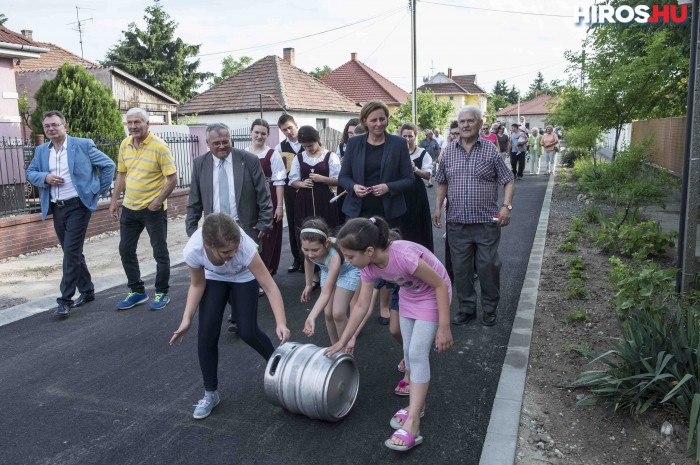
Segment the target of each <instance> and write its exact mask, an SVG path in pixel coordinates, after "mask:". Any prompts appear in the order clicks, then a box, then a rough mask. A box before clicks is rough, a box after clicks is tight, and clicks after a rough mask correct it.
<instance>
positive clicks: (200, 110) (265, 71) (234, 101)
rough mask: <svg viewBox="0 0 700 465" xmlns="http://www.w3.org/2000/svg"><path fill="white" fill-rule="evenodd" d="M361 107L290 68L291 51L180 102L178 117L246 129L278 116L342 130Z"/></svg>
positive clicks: (259, 61)
mask: <svg viewBox="0 0 700 465" xmlns="http://www.w3.org/2000/svg"><path fill="white" fill-rule="evenodd" d="M359 112H360V107H359V106H357V105H356V104H355V102H353V101H352V100H350V99H349V98H348V97H346V96H345V95H343V94H341V93H340V92H338V91H336V90H335V89H333V88H331V87H329V86H327V85H326V84H324V83H323V82H321V81H319V80H318V79H316V78H315V77H313V76H311V75H310V74H309V73H307V72H306V71H304V70H302V69H300V68H297V67H296V66H294V49H293V48H285V49H284V58H280V57H278V56H276V55H269V56H266V57H265V58H262V59H260V60H258V61H256V62H255V63H253V64H251V65H250V66H248V67H247V68H245V69H243V70H241V71H239V72H238V73H236V74H235V75H233V76H230V77H228V78H226V79H224V80H223V81H222V82H220V83H219V84H217V85H215V86H214V87H212V88H211V89H209V90H206V91H204V92H202V93H201V94H199V95H197V96H195V97H193V98H192V99H191V100H189V101H188V102H186V103H184V104H182V105H181V106H180V107H179V109H178V113H179V114H181V115H196V119H197V122H198V123H204V124H209V123H214V122H221V123H224V124H226V125H228V126H229V127H230V128H249V127H250V124H251V123H252V122H253V120H255V119H256V118H260V117H262V118H263V119H265V120H267V121H268V122H269V123H270V124H271V125H274V124H276V123H277V119H278V118H279V117H280V116H281V115H282V114H283V113H289V114H291V115H292V116H294V120H295V121H296V122H297V124H298V125H299V126H303V125H310V126H314V127H316V128H318V129H319V130H320V129H324V128H333V129H336V130H339V131H342V130H343V128H344V127H345V123H346V122H347V121H348V119H350V118H354V117H357V116H358V114H359Z"/></svg>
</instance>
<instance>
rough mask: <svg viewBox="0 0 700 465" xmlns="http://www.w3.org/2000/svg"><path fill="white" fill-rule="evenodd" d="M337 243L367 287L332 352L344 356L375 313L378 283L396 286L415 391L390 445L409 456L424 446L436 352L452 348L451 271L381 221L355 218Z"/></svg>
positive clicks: (396, 418) (393, 422)
mask: <svg viewBox="0 0 700 465" xmlns="http://www.w3.org/2000/svg"><path fill="white" fill-rule="evenodd" d="M336 243H337V244H338V246H339V247H340V250H341V252H342V253H343V255H344V256H345V260H346V261H347V262H348V263H350V264H351V265H353V266H355V267H356V268H359V269H360V270H361V271H360V276H361V278H362V283H363V285H362V287H361V290H360V295H359V298H358V299H357V303H356V304H355V306H354V307H353V308H352V311H351V313H350V319H349V321H348V324H347V326H346V327H345V331H344V332H343V335H342V336H341V338H340V340H339V341H338V342H337V343H336V344H334V345H333V346H331V347H329V348H328V349H327V350H326V352H327V353H328V354H334V353H336V352H338V351H340V350H343V349H344V348H345V346H346V345H347V343H348V341H349V340H350V338H351V337H352V335H353V334H355V330H356V329H357V327H358V326H359V325H360V323H361V322H362V320H363V319H364V317H365V315H366V313H367V312H368V311H370V301H371V299H372V289H373V286H372V284H373V283H374V281H375V280H376V279H383V280H385V281H388V282H392V283H396V284H397V285H398V286H400V290H399V302H400V306H399V319H400V326H401V335H402V337H403V355H404V360H405V364H406V373H407V375H408V377H409V379H410V383H411V390H410V395H409V406H408V407H407V408H406V409H401V410H399V411H398V412H396V413H395V414H394V416H393V417H392V418H391V421H390V424H391V426H392V428H395V429H396V431H395V432H394V434H392V435H391V437H390V438H389V439H387V440H386V441H385V443H384V444H385V445H386V446H387V447H388V448H390V449H394V450H398V451H406V450H409V449H411V448H413V447H414V446H417V445H418V444H420V443H422V442H423V437H422V436H421V435H420V417H421V416H422V415H423V411H424V409H425V397H426V395H427V393H428V384H429V381H430V364H429V360H428V359H429V355H430V348H431V347H432V346H433V345H434V346H435V347H436V348H437V350H438V351H439V352H444V351H446V350H447V349H449V348H450V347H451V346H452V333H451V331H450V300H451V298H452V285H451V283H450V278H449V277H448V276H447V271H446V270H445V267H444V266H443V265H442V263H440V261H439V260H438V259H437V257H435V255H433V254H432V253H431V252H430V251H429V250H428V249H426V248H425V247H423V246H422V245H419V244H415V243H413V242H409V241H389V225H388V224H387V222H386V221H384V219H382V218H379V217H374V216H373V217H371V218H369V219H367V218H355V219H352V220H350V221H348V222H347V223H346V224H345V226H343V228H342V229H341V230H340V232H338V235H337V239H336Z"/></svg>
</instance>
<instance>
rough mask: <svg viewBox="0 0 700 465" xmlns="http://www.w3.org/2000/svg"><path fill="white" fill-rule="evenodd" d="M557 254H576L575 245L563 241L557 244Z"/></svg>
mask: <svg viewBox="0 0 700 465" xmlns="http://www.w3.org/2000/svg"><path fill="white" fill-rule="evenodd" d="M559 252H564V253H570V252H576V244H573V243H571V242H568V241H564V242H562V243H561V244H559Z"/></svg>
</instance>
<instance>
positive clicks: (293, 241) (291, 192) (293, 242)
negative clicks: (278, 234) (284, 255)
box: [284, 185, 299, 261]
mask: <svg viewBox="0 0 700 465" xmlns="http://www.w3.org/2000/svg"><path fill="white" fill-rule="evenodd" d="M296 196H297V190H296V189H294V188H293V187H292V186H289V185H286V186H284V211H285V213H286V214H287V236H288V237H289V248H290V249H292V257H294V261H298V260H299V243H298V242H297V235H296V231H294V199H296Z"/></svg>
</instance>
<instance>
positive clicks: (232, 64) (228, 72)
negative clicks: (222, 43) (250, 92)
mask: <svg viewBox="0 0 700 465" xmlns="http://www.w3.org/2000/svg"><path fill="white" fill-rule="evenodd" d="M252 62H253V59H252V58H251V57H248V56H244V57H241V59H240V60H236V59H235V58H233V57H232V56H231V55H229V56H227V57H226V58H224V59H223V60H221V74H220V75H219V76H214V79H212V83H211V85H210V86H209V87H210V88H211V87H214V86H215V85H217V84H218V83H220V82H221V81H223V80H224V79H226V78H228V77H231V76H233V75H235V74H237V73H238V72H239V71H242V70H244V69H245V68H247V67H248V65H250V64H251V63H252Z"/></svg>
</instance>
